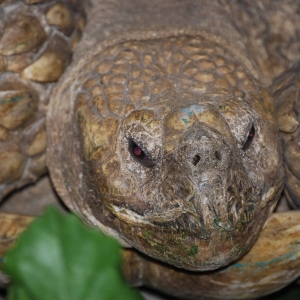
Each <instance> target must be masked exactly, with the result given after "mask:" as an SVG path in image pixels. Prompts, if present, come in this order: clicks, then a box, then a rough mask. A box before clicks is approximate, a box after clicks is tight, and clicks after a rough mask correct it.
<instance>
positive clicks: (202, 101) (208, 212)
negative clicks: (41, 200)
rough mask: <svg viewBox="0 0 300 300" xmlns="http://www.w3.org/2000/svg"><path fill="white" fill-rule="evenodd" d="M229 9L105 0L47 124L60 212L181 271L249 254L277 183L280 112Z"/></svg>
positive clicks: (221, 263) (96, 11) (94, 14)
mask: <svg viewBox="0 0 300 300" xmlns="http://www.w3.org/2000/svg"><path fill="white" fill-rule="evenodd" d="M225 4H226V3H219V2H217V1H207V2H206V1H201V4H200V2H196V1H185V2H182V1H168V2H165V3H164V4H161V5H160V6H159V10H158V6H157V5H158V4H157V3H155V1H154V2H153V3H148V2H144V1H138V2H135V1H133V2H132V1H130V2H127V1H122V2H118V1H110V2H105V1H101V3H99V5H98V6H97V7H96V8H95V9H93V11H92V15H91V16H90V22H91V23H90V25H88V26H87V30H86V35H85V36H84V37H83V42H82V43H81V44H80V46H79V49H78V52H77V53H76V57H75V63H74V64H73V66H72V68H70V69H69V70H68V72H67V73H66V74H65V75H64V78H63V80H62V81H60V84H59V85H58V86H57V88H56V89H55V91H54V94H53V97H52V102H51V106H50V109H49V114H48V128H49V145H50V147H49V148H48V149H49V152H48V166H49V168H50V171H51V176H52V179H53V181H54V184H55V186H56V189H57V191H58V193H59V195H60V196H61V197H62V199H63V200H64V201H65V202H66V203H67V205H68V206H69V207H70V208H71V209H72V210H74V211H76V212H77V213H78V214H79V215H81V217H82V218H83V219H84V220H85V221H86V222H87V223H89V224H93V225H96V226H98V227H100V228H101V229H102V230H104V231H105V232H108V233H110V234H112V235H114V236H115V237H117V238H118V239H119V240H120V241H121V242H123V244H124V245H129V246H132V247H135V248H137V249H138V250H140V251H142V252H143V253H146V254H147V255H150V256H152V257H154V258H156V259H159V260H162V261H164V262H166V263H169V264H171V265H174V266H176V267H180V268H185V269H188V270H210V269H216V268H219V267H221V266H224V265H226V264H228V263H229V262H231V261H233V260H235V259H237V258H238V257H240V256H241V255H242V254H244V253H245V252H246V251H247V250H248V249H249V248H250V247H251V245H252V244H253V243H254V241H255V240H256V238H257V236H258V234H259V232H260V231H261V228H262V226H263V225H264V223H265V221H266V219H267V218H268V216H269V214H270V213H271V212H272V210H273V208H274V206H275V204H276V202H277V200H278V197H279V195H280V192H281V190H282V184H283V170H282V162H281V156H280V147H279V145H278V139H277V124H276V121H275V112H274V103H273V100H272V98H271V97H270V95H269V94H268V92H267V90H266V89H265V88H264V87H263V85H262V84H261V83H260V82H261V81H260V76H261V75H260V72H259V73H257V72H256V68H255V66H254V65H253V64H252V62H251V59H250V56H249V53H248V52H247V50H246V47H245V44H244V43H242V42H241V40H242V39H241V34H240V32H241V30H237V29H236V27H235V23H234V22H233V18H232V17H233V16H232V15H231V13H230V5H229V4H226V5H225ZM208 11H209V12H210V13H209V16H208V13H207V12H208ZM167 12H168V13H167ZM179 12H180V13H179ZM187 13H189V18H188V19H187V18H184V16H186V15H185V14H187ZM162 15H163V16H165V18H161V16H162ZM101 16H103V18H102V17H101ZM104 16H109V17H108V18H107V17H106V18H104ZM129 16H130V18H129ZM93 18H97V26H95V24H96V22H95V21H93ZM95 20H96V19H95ZM98 20H99V21H98ZM113 20H118V22H117V23H116V22H113ZM239 25H240V26H242V24H239ZM246 25H247V24H245V26H246ZM232 49H234V50H232ZM83 51H84V52H83ZM62 99H64V100H62ZM64 166H65V167H64Z"/></svg>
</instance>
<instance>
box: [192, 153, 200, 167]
mask: <svg viewBox="0 0 300 300" xmlns="http://www.w3.org/2000/svg"><path fill="white" fill-rule="evenodd" d="M199 161H200V155H199V154H197V155H195V157H194V159H193V165H194V166H196V165H197V163H198V162H199Z"/></svg>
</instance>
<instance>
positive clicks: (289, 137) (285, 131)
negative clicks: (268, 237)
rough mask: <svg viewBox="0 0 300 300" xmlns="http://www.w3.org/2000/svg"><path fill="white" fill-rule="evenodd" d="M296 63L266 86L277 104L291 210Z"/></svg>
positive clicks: (298, 199) (299, 192) (295, 175)
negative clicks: (268, 86) (270, 84)
mask: <svg viewBox="0 0 300 300" xmlns="http://www.w3.org/2000/svg"><path fill="white" fill-rule="evenodd" d="M299 74H300V62H298V63H297V64H295V66H294V67H292V68H291V69H289V70H287V71H286V72H284V73H283V74H282V75H281V76H280V77H279V78H276V79H275V80H274V82H273V84H272V86H271V87H270V90H271V91H272V93H273V95H274V98H275V99H276V105H277V116H278V124H279V129H280V137H281V140H282V146H283V149H284V169H285V177H286V183H285V190H284V193H285V196H286V198H287V200H288V202H289V204H290V205H291V207H292V208H294V209H298V208H299V207H300V172H299V170H300V165H299V161H300V160H299V155H300V145H299V135H300V129H299V115H300V96H299V90H300V75H299Z"/></svg>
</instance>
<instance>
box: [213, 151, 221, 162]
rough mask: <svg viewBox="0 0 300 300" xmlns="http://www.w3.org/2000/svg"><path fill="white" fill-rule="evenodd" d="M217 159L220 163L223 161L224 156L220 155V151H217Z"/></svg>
mask: <svg viewBox="0 0 300 300" xmlns="http://www.w3.org/2000/svg"><path fill="white" fill-rule="evenodd" d="M215 157H216V159H217V160H219V161H221V160H222V155H221V153H220V152H219V151H216V152H215Z"/></svg>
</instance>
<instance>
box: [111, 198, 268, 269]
mask: <svg viewBox="0 0 300 300" xmlns="http://www.w3.org/2000/svg"><path fill="white" fill-rule="evenodd" d="M192 201H195V200H194V199H192V200H191V202H192ZM105 206H106V208H107V209H108V210H109V211H110V212H111V214H113V215H114V217H115V219H114V221H113V223H114V226H115V227H116V228H118V231H119V232H121V233H122V235H123V239H124V241H125V242H127V243H128V244H129V245H130V246H132V247H134V248H136V249H138V250H139V251H141V252H143V253H145V254H146V255H149V256H151V257H153V258H155V259H158V260H161V261H163V262H165V263H168V264H170V265H173V266H175V267H178V268H184V269H187V270H191V271H205V270H213V269H217V268H220V267H222V266H225V265H227V264H228V263H230V262H231V261H233V260H235V259H237V258H238V257H240V256H241V255H243V254H244V253H245V252H246V251H247V250H248V249H249V248H250V247H251V246H252V244H253V243H254V242H255V240H256V238H257V236H258V234H259V232H260V230H261V228H262V227H263V225H264V222H265V220H266V218H267V216H268V215H269V208H268V207H265V208H264V209H262V210H260V211H259V212H258V213H257V214H256V215H253V216H252V218H251V220H250V219H248V220H245V219H243V218H242V217H241V218H240V219H239V220H238V222H236V223H235V225H234V226H232V227H231V228H226V227H225V226H223V224H222V223H221V220H217V219H213V225H211V227H210V230H209V231H208V230H205V229H204V228H205V224H204V222H205V220H204V219H203V218H202V217H201V216H199V215H198V214H197V211H196V210H190V211H185V212H183V211H182V209H181V208H174V209H173V210H168V211H165V212H160V213H154V214H152V215H150V214H147V213H145V214H144V215H140V214H138V213H136V212H134V211H133V210H131V209H130V208H129V207H127V208H124V207H120V206H116V205H114V204H112V203H111V202H110V203H107V202H106V201H105Z"/></svg>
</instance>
